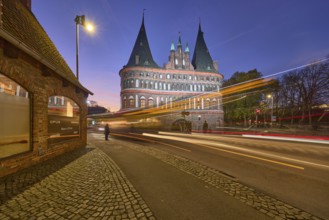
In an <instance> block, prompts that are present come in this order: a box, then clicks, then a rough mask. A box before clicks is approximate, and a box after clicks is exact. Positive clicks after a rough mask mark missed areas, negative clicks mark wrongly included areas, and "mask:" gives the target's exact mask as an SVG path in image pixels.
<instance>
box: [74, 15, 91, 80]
mask: <svg viewBox="0 0 329 220" xmlns="http://www.w3.org/2000/svg"><path fill="white" fill-rule="evenodd" d="M74 21H75V27H76V28H75V33H76V34H75V36H76V38H75V39H76V75H77V79H78V80H79V25H82V26H83V27H85V29H86V30H87V31H88V32H93V31H94V25H92V24H91V23H86V20H85V15H77V16H76V17H75V19H74Z"/></svg>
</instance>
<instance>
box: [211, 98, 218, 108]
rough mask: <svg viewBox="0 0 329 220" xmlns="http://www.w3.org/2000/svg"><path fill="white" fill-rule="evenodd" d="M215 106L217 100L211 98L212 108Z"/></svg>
mask: <svg viewBox="0 0 329 220" xmlns="http://www.w3.org/2000/svg"><path fill="white" fill-rule="evenodd" d="M216 106H217V100H216V99H213V100H212V105H211V107H212V109H216Z"/></svg>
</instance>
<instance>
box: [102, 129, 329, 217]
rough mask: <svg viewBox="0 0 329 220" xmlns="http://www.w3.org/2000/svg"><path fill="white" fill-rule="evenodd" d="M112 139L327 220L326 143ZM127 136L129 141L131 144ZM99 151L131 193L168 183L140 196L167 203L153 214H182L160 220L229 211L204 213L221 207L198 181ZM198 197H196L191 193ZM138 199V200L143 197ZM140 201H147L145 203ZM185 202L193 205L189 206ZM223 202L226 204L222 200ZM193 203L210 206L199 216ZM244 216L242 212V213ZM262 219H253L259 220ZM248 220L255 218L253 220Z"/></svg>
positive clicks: (168, 136)
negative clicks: (193, 165)
mask: <svg viewBox="0 0 329 220" xmlns="http://www.w3.org/2000/svg"><path fill="white" fill-rule="evenodd" d="M113 137H115V138H116V139H117V140H118V139H120V138H121V139H124V140H125V141H127V140H130V141H132V142H133V143H136V142H138V143H139V144H143V145H145V146H148V147H155V148H157V149H161V150H164V151H167V152H170V153H172V154H175V155H180V156H183V157H185V158H189V159H191V160H193V161H197V162H199V163H200V164H204V165H206V166H208V167H211V168H214V169H216V170H220V171H221V172H223V173H224V174H226V175H227V176H228V177H230V178H232V179H234V180H236V181H238V182H240V183H242V184H244V185H247V186H251V187H253V188H255V189H256V190H258V191H260V192H264V193H265V194H267V195H270V196H272V197H274V198H277V199H279V200H281V201H284V202H286V203H288V204H291V205H293V206H295V207H298V208H300V209H302V210H305V211H307V212H309V213H312V214H314V215H316V216H318V217H320V218H323V219H329V209H328V205H327V204H329V190H328V189H329V145H328V144H313V143H300V142H291V141H279V140H259V139H252V138H242V137H238V136H218V135H217V136H214V135H211V134H172V133H160V134H144V135H141V134H127V133H125V134H118V135H117V136H115V134H113ZM131 137H134V138H135V139H131ZM104 151H105V152H107V153H109V154H111V157H112V158H113V159H114V160H115V161H116V162H117V163H118V165H119V166H120V167H121V168H122V169H123V171H124V172H125V173H127V176H128V178H131V179H132V182H133V184H134V185H135V184H137V186H139V187H136V188H137V189H139V188H140V190H141V191H148V190H147V189H148V187H150V186H152V187H155V186H158V184H159V183H166V184H168V185H165V186H163V187H164V188H161V186H159V187H160V188H159V189H158V190H157V194H155V195H153V194H152V193H151V194H150V195H147V193H146V192H145V193H146V194H145V195H147V196H146V197H148V196H149V197H150V198H163V201H171V202H170V203H169V204H162V203H157V204H158V207H157V206H156V207H154V208H155V210H157V211H155V213H157V212H158V213H161V210H167V209H168V210H170V209H174V212H173V213H180V212H179V210H184V211H182V212H181V216H170V217H171V218H163V219H189V217H186V216H185V214H186V213H188V211H189V212H191V216H192V217H195V216H196V214H197V213H204V214H202V216H200V218H194V219H214V218H211V217H213V216H214V215H215V216H216V215H217V214H219V213H222V214H224V216H225V213H226V212H225V210H232V209H230V208H229V206H230V205H227V204H223V206H222V207H221V208H220V211H218V212H219V213H214V214H212V213H209V210H216V208H215V207H217V205H218V204H221V202H222V201H223V200H222V199H221V198H223V195H218V192H217V196H213V195H216V193H215V192H213V191H212V189H209V188H206V187H205V186H204V184H202V183H200V182H198V181H194V182H193V178H192V179H189V178H191V177H184V178H183V177H182V174H181V173H176V172H177V171H176V172H175V170H170V168H165V167H161V165H155V164H157V163H156V161H154V159H149V158H148V159H145V158H143V156H141V155H139V154H140V153H136V152H130V151H129V152H127V150H126V149H124V148H121V149H115V148H109V149H107V148H106V149H104ZM138 157H140V159H137V161H139V162H137V163H136V158H138ZM144 157H145V156H144ZM133 163H135V164H133ZM159 170H161V172H159ZM149 173H152V174H154V173H155V174H157V173H159V175H156V176H153V175H152V178H148V177H149V176H150V175H149ZM141 179H142V180H143V181H141ZM153 181H155V182H153ZM184 181H186V182H184ZM160 185H161V184H160ZM176 185H178V186H176ZM182 186H185V187H182ZM187 186H188V187H187ZM175 187H178V188H176V189H175V190H170V192H168V191H167V190H166V189H172V188H175ZM179 187H181V188H179ZM193 189H198V190H193ZM191 192H193V197H191V198H187V199H188V201H189V203H188V204H189V205H191V206H189V205H186V206H185V207H177V208H175V207H176V205H177V204H179V205H181V206H183V205H182V204H184V202H182V201H180V199H179V198H184V196H186V195H192V194H191ZM199 192H200V194H196V193H199ZM171 193H173V195H175V196H174V197H175V198H177V199H176V200H172V198H171V199H170V198H166V196H169V195H170V194H171ZM142 194H143V195H144V193H142ZM202 195H205V196H202ZM202 198H203V199H202ZM145 199H146V200H147V198H145ZM172 201H176V202H175V204H172ZM191 201H194V202H195V201H197V202H196V204H192V203H193V202H192V203H191ZM225 201H230V200H229V199H228V198H226V197H225ZM200 202H202V203H200ZM198 204H203V205H201V206H200V208H199V209H202V208H201V207H212V206H214V207H212V208H210V209H208V208H207V209H206V210H205V211H204V212H201V211H200V210H199V209H198V208H196V207H198ZM176 209H177V210H176ZM233 209H234V208H233ZM217 210H218V209H217ZM244 212H246V213H248V211H243V213H244ZM164 213H167V211H164ZM230 213H231V212H228V213H227V216H225V217H226V219H229V218H227V217H234V216H229V214H230ZM235 214H237V215H239V214H241V213H235ZM176 217H179V218H176ZM201 217H202V218H201ZM263 217H264V216H259V218H263ZM190 219H191V218H190ZM192 219H193V218H192ZM224 219H225V218H224ZM231 219H234V218H231ZM245 219H247V218H245ZM252 219H256V218H255V217H253V218H252Z"/></svg>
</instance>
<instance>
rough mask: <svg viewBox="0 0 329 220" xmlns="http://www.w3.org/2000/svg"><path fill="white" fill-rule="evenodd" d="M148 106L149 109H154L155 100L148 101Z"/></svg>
mask: <svg viewBox="0 0 329 220" xmlns="http://www.w3.org/2000/svg"><path fill="white" fill-rule="evenodd" d="M147 105H148V107H149V108H152V107H153V105H154V102H153V99H152V98H149V99H148V103H147Z"/></svg>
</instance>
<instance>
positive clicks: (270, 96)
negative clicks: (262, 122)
mask: <svg viewBox="0 0 329 220" xmlns="http://www.w3.org/2000/svg"><path fill="white" fill-rule="evenodd" d="M267 98H269V99H271V125H272V121H273V95H272V94H268V95H267Z"/></svg>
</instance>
